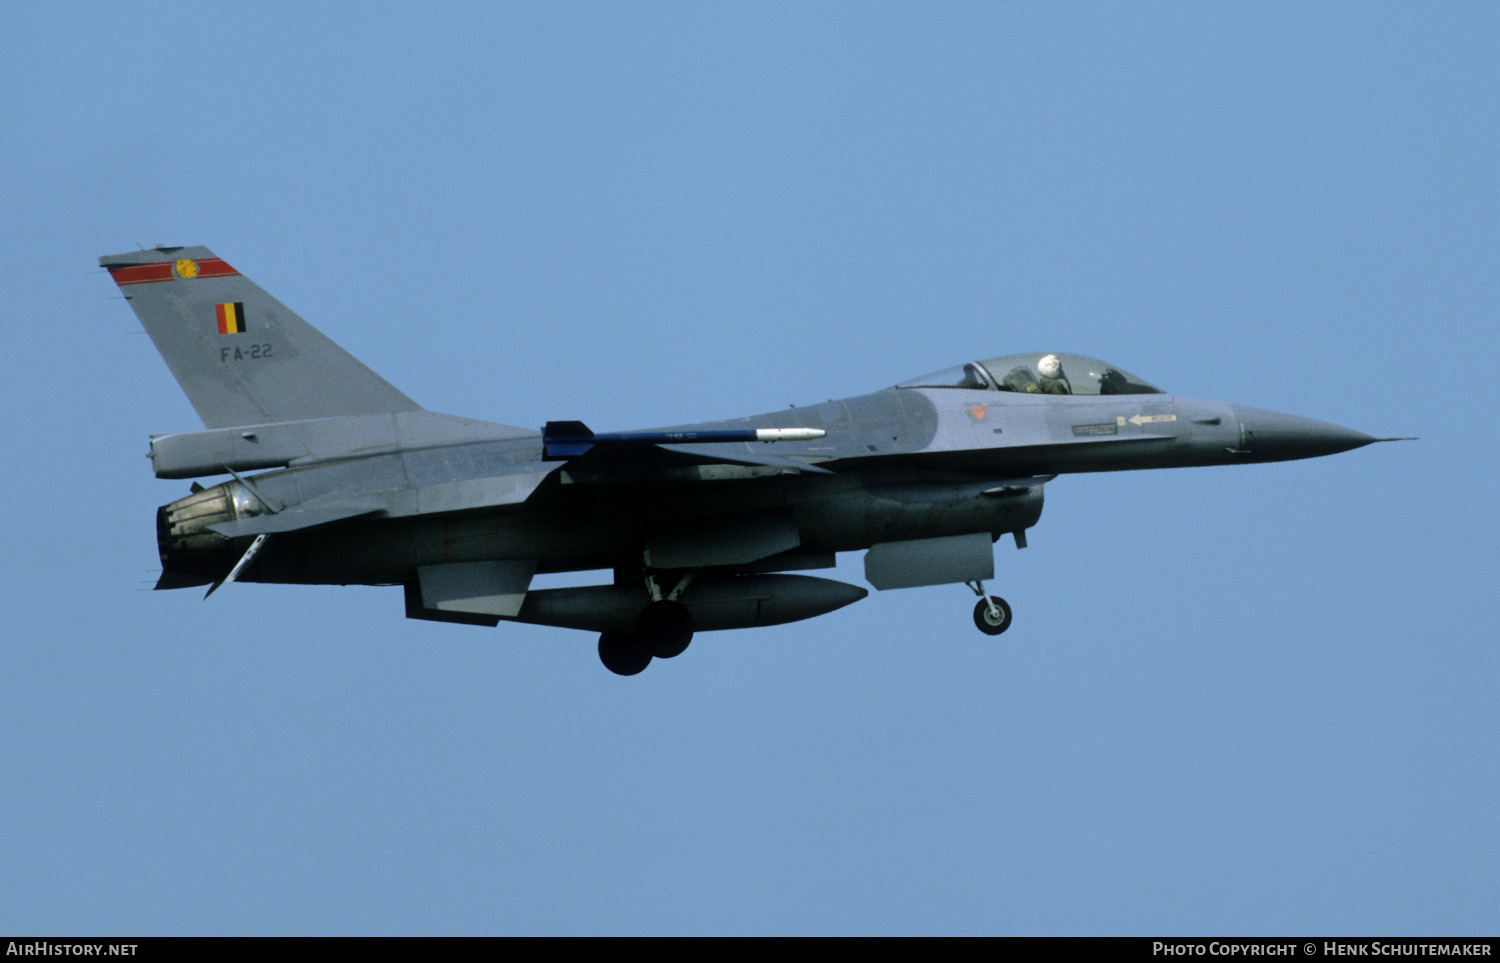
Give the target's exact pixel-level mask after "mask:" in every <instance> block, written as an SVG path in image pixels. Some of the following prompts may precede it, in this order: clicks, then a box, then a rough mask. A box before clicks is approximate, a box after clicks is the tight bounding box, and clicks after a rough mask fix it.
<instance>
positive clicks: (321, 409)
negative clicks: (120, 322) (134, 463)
mask: <svg viewBox="0 0 1500 963" xmlns="http://www.w3.org/2000/svg"><path fill="white" fill-rule="evenodd" d="M99 264H100V265H101V266H102V267H105V268H107V269H108V270H109V273H110V275H111V277H113V278H114V281H115V283H116V284H118V285H119V286H120V291H121V293H123V294H124V295H125V298H126V300H128V301H129V302H130V306H131V308H132V309H134V311H135V313H136V317H138V318H140V320H141V325H142V326H143V327H144V328H145V329H146V333H147V334H149V335H150V336H151V340H152V341H153V342H155V344H156V350H158V351H160V352H161V356H162V358H163V359H165V360H166V362H167V367H169V368H171V369H172V375H173V376H174V377H175V378H176V379H177V383H178V384H179V385H181V386H182V390H183V393H184V394H186V395H187V396H188V400H189V401H190V402H192V404H193V408H194V409H195V410H196V411H197V412H198V417H200V418H202V419H203V424H204V425H206V426H207V427H209V428H231V427H235V426H239V425H263V424H272V423H275V422H282V421H302V420H305V419H311V418H328V417H333V416H337V415H369V414H381V413H385V412H393V411H421V410H422V407H421V406H420V405H418V404H417V403H416V402H414V401H412V400H411V399H410V398H408V397H406V395H404V394H402V393H401V392H400V391H398V390H396V389H395V388H393V387H392V386H391V385H390V384H389V383H388V382H387V381H386V380H385V379H384V378H382V377H380V376H379V375H377V374H376V373H375V372H373V371H371V370H370V369H369V368H366V367H365V366H364V365H362V364H360V363H359V362H358V361H356V360H355V359H354V358H353V357H352V356H351V355H350V354H349V353H348V352H346V351H344V349H342V348H340V347H339V346H338V345H336V344H334V343H333V342H332V341H330V340H329V339H328V338H327V337H325V336H324V335H323V334H322V333H320V332H319V331H318V330H317V329H316V328H314V327H313V326H312V325H310V324H308V323H307V322H306V321H304V320H302V319H301V318H300V317H298V316H297V315H296V314H295V313H293V312H292V311H290V310H289V309H287V308H286V307H285V306H284V305H283V304H282V303H281V302H280V301H278V300H276V299H275V298H273V297H271V295H269V294H267V293H266V292H265V291H263V290H261V289H260V288H259V287H258V286H256V285H255V284H254V283H252V282H251V281H250V279H249V278H247V277H245V276H244V275H242V274H240V273H239V272H238V271H236V270H235V269H234V268H232V267H230V266H229V265H228V264H225V263H224V262H223V261H222V260H220V259H219V258H216V257H214V255H213V252H211V251H209V249H208V248H206V247H162V248H156V249H154V250H150V251H133V252H131V253H128V254H110V255H105V256H104V257H101V258H100V259H99Z"/></svg>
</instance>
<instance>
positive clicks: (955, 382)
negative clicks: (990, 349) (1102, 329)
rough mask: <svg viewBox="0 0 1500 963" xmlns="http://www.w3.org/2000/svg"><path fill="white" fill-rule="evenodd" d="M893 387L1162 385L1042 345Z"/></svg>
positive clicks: (1099, 389)
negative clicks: (1028, 351) (1035, 349)
mask: <svg viewBox="0 0 1500 963" xmlns="http://www.w3.org/2000/svg"><path fill="white" fill-rule="evenodd" d="M896 387H897V388H968V389H969V390H971V391H1021V392H1027V393H1031V394H1049V395H1159V394H1162V393H1163V392H1162V390H1161V389H1160V388H1158V387H1156V386H1155V385H1152V384H1148V383H1147V382H1145V381H1142V380H1141V379H1139V378H1137V377H1136V376H1135V375H1133V374H1131V373H1129V372H1128V371H1122V370H1120V369H1119V368H1116V367H1115V366H1114V365H1111V364H1106V363H1104V362H1103V361H1100V360H1098V359H1096V358H1085V357H1084V356H1083V355H1081V354H1062V353H1059V352H1046V351H1041V352H1037V353H1035V354H1009V355H1006V356H1005V357H1003V358H991V359H989V360H988V361H971V362H969V363H968V364H966V365H960V366H959V367H957V368H948V369H946V370H944V371H936V372H933V373H932V374H930V375H926V376H924V377H921V378H914V379H912V380H911V381H903V382H902V383H901V384H898V385H897V386H896Z"/></svg>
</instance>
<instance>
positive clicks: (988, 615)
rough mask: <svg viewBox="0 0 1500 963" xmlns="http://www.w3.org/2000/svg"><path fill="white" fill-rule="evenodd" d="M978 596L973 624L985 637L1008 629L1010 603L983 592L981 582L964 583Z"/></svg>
mask: <svg viewBox="0 0 1500 963" xmlns="http://www.w3.org/2000/svg"><path fill="white" fill-rule="evenodd" d="M964 584H965V585H967V586H968V587H969V588H971V589H973V590H974V594H975V595H977V596H979V601H978V603H976V604H975V606H974V624H975V625H976V626H977V627H978V628H979V631H981V632H983V633H984V634H985V635H999V634H1000V633H1001V632H1004V631H1005V630H1006V629H1008V628H1010V603H1009V602H1007V601H1005V599H1002V598H1000V597H999V596H998V595H990V594H989V593H988V592H986V591H985V590H984V583H983V582H965V583H964Z"/></svg>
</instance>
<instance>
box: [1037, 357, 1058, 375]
mask: <svg viewBox="0 0 1500 963" xmlns="http://www.w3.org/2000/svg"><path fill="white" fill-rule="evenodd" d="M1036 370H1037V373H1038V374H1040V375H1041V376H1042V377H1043V378H1056V377H1057V376H1058V375H1060V374H1062V359H1060V358H1058V356H1057V355H1055V354H1044V355H1042V358H1041V360H1040V361H1038V362H1037V363H1036Z"/></svg>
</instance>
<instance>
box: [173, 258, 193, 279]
mask: <svg viewBox="0 0 1500 963" xmlns="http://www.w3.org/2000/svg"><path fill="white" fill-rule="evenodd" d="M172 269H173V270H175V271H176V272H177V276H178V277H180V278H182V279H183V280H184V281H191V280H192V279H193V278H195V277H197V276H198V262H197V261H194V260H193V259H192V258H190V257H185V258H182V259H180V260H179V261H178V262H177V263H176V264H174V265H172Z"/></svg>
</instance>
